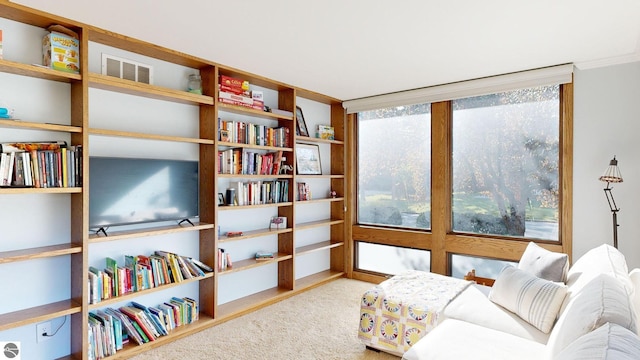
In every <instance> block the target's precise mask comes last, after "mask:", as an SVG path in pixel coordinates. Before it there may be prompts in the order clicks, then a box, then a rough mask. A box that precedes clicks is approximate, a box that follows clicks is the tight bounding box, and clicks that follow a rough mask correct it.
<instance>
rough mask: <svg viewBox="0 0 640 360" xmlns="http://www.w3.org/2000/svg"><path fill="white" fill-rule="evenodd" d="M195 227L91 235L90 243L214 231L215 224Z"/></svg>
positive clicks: (202, 224)
mask: <svg viewBox="0 0 640 360" xmlns="http://www.w3.org/2000/svg"><path fill="white" fill-rule="evenodd" d="M193 225H194V226H191V225H188V224H187V225H177V224H176V225H167V226H159V227H154V228H145V229H136V230H122V231H114V232H112V233H109V231H107V233H108V234H109V236H104V234H103V235H99V234H95V233H94V234H91V235H89V242H90V243H99V242H105V241H115V240H122V239H129V238H139V237H146V236H156V235H165V234H172V233H179V232H185V231H200V230H206V229H213V227H214V226H213V224H208V223H202V222H195V223H193Z"/></svg>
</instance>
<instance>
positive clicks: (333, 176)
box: [296, 174, 345, 179]
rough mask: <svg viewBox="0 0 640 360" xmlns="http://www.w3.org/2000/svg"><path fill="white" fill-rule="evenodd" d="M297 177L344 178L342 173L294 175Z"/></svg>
mask: <svg viewBox="0 0 640 360" xmlns="http://www.w3.org/2000/svg"><path fill="white" fill-rule="evenodd" d="M296 177H297V178H299V179H302V178H304V179H344V178H345V176H344V175H329V174H327V175H296Z"/></svg>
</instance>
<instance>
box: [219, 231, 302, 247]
mask: <svg viewBox="0 0 640 360" xmlns="http://www.w3.org/2000/svg"><path fill="white" fill-rule="evenodd" d="M292 231H293V229H291V228H287V229H279V230H269V229H268V228H266V229H259V230H250V231H243V232H242V236H232V237H228V236H226V235H221V236H220V238H219V239H218V242H219V243H225V242H231V241H237V240H246V239H251V238H256V237H262V236H269V235H278V234H284V233H288V232H292Z"/></svg>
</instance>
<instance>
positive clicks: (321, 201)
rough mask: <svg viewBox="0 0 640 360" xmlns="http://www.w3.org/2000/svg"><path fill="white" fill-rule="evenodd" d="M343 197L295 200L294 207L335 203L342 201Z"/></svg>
mask: <svg viewBox="0 0 640 360" xmlns="http://www.w3.org/2000/svg"><path fill="white" fill-rule="evenodd" d="M343 200H344V198H343V197H335V198H324V199H311V200H296V205H302V204H314V203H323V202H335V201H343Z"/></svg>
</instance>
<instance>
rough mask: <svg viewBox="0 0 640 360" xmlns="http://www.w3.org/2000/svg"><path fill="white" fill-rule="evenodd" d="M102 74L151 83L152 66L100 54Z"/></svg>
mask: <svg viewBox="0 0 640 360" xmlns="http://www.w3.org/2000/svg"><path fill="white" fill-rule="evenodd" d="M102 75H107V76H113V77H117V78H120V79H126V80H131V81H136V82H141V83H145V84H153V67H152V66H151V65H148V64H143V63H139V62H136V61H131V60H128V59H123V58H119V57H116V56H113V55H109V54H105V53H103V54H102Z"/></svg>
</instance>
